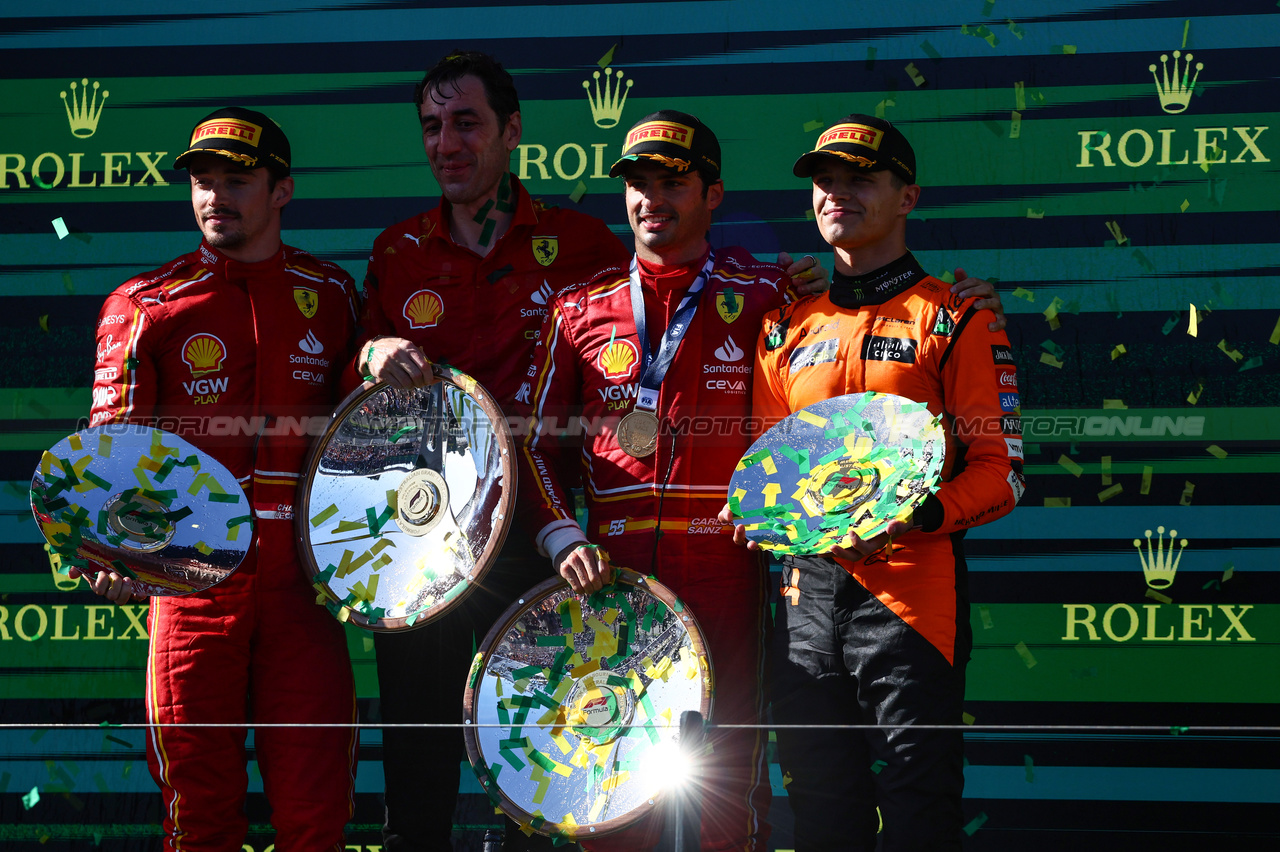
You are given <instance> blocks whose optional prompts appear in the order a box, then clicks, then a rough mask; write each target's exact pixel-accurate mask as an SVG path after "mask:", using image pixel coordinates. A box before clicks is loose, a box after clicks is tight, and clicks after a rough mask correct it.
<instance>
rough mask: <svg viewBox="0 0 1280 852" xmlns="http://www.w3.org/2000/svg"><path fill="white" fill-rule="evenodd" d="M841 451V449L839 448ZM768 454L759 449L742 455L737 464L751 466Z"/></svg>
mask: <svg viewBox="0 0 1280 852" xmlns="http://www.w3.org/2000/svg"><path fill="white" fill-rule="evenodd" d="M841 452H843V449H842V450H841ZM769 455H770V454H769V451H768V450H760V451H759V452H757V453H752V454H751V455H749V456H746V457H744V458H743V459H742V461H740V462H738V464H740V465H741V466H742V467H743V468H748V467H751V465H753V464H758V463H759V462H761V461H763V460H764V459H766V458H768V457H769Z"/></svg>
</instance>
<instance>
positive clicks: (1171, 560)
mask: <svg viewBox="0 0 1280 852" xmlns="http://www.w3.org/2000/svg"><path fill="white" fill-rule="evenodd" d="M1156 533H1157V535H1158V537H1157V538H1156V547H1155V550H1154V551H1153V550H1152V548H1151V530H1147V552H1146V553H1143V552H1142V541H1141V540H1140V539H1136V538H1135V539H1134V540H1133V546H1134V547H1136V548H1137V549H1138V558H1139V559H1141V560H1142V574H1143V576H1144V577H1146V579H1147V585H1148V586H1150V587H1151V588H1153V589H1167V588H1169V587H1170V586H1172V585H1173V575H1174V574H1177V573H1178V563H1179V562H1180V561H1182V551H1183V550H1184V549H1186V546H1187V540H1186V539H1185V538H1184V539H1182V540H1181V541H1179V542H1178V553H1177V555H1176V556H1175V555H1174V552H1173V541H1174V539H1175V538H1177V535H1178V531H1177V530H1169V550H1168V551H1167V552H1166V551H1165V549H1164V527H1156Z"/></svg>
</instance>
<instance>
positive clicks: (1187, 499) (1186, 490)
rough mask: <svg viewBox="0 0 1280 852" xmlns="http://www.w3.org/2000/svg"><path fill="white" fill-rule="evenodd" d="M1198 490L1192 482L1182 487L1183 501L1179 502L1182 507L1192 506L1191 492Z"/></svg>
mask: <svg viewBox="0 0 1280 852" xmlns="http://www.w3.org/2000/svg"><path fill="white" fill-rule="evenodd" d="M1195 490H1196V486H1195V484H1194V483H1192V482H1185V483H1184V484H1183V487H1182V499H1180V500H1179V501H1178V505H1180V506H1190V505H1191V492H1193V491H1195Z"/></svg>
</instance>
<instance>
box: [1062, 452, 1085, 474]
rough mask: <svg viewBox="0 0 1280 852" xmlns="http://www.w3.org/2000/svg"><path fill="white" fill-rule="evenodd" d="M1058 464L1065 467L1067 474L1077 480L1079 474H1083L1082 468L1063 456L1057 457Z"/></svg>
mask: <svg viewBox="0 0 1280 852" xmlns="http://www.w3.org/2000/svg"><path fill="white" fill-rule="evenodd" d="M1058 464H1060V465H1062V466H1063V467H1065V468H1066V469H1067V472H1068V473H1070V474H1071V475H1072V476H1074V477H1076V478H1079V477H1080V474H1082V473H1084V468H1082V467H1081V466H1080V465H1078V464H1076V463H1075V462H1074V461H1072V460H1071V458H1070V457H1068V456H1067V455H1065V454H1064V455H1061V456H1058Z"/></svg>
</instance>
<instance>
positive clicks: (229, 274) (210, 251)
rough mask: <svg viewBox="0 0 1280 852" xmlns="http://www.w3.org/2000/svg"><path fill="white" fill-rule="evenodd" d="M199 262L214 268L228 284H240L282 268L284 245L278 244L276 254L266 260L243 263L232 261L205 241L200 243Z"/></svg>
mask: <svg viewBox="0 0 1280 852" xmlns="http://www.w3.org/2000/svg"><path fill="white" fill-rule="evenodd" d="M200 260H201V262H202V263H204V264H205V265H206V266H212V267H214V268H215V269H216V270H217V271H218V272H219V273H220V274H221V275H222V278H223V280H225V281H230V282H240V281H245V280H247V279H249V278H252V277H253V276H254V275H257V274H261V273H263V272H270V271H272V270H275V269H280V268H281V267H283V266H284V243H283V242H282V243H280V248H278V249H276V253H275V254H273V255H271V257H268V258H267V259H266V260H259V261H257V262H256V263H244V262H243V261H239V260H234V259H232V258H229V257H227V256H226V255H225V254H223V253H222V252H220V251H218V250H217V249H216V248H214V247H213V246H211V245H209V243H208V242H206V241H205V240H201V241H200Z"/></svg>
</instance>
